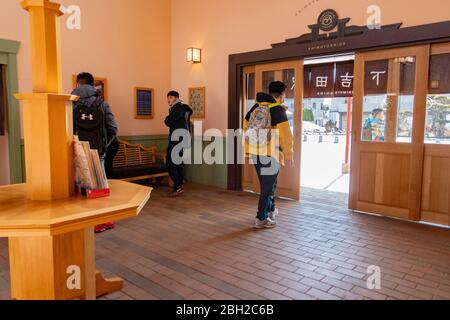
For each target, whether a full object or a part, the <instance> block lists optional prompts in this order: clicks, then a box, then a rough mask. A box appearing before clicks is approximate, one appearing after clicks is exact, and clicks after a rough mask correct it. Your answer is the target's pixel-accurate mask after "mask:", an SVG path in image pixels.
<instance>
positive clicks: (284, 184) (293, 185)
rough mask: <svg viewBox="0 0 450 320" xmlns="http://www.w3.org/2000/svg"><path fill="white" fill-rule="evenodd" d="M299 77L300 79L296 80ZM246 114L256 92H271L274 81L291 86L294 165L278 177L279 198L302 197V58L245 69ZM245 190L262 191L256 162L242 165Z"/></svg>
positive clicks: (251, 105) (289, 94)
mask: <svg viewBox="0 0 450 320" xmlns="http://www.w3.org/2000/svg"><path fill="white" fill-rule="evenodd" d="M296 79H297V81H296ZM243 80H244V81H243V84H244V85H243V90H244V92H243V106H244V107H243V108H242V109H243V110H242V111H243V116H242V118H244V117H245V115H246V113H247V112H248V111H249V110H250V109H251V108H252V107H253V105H254V103H255V99H256V93H257V92H266V93H268V92H267V91H268V87H269V84H270V83H271V82H272V81H283V82H284V83H285V84H286V85H287V86H288V92H287V97H286V100H285V105H286V106H287V107H289V110H288V118H289V122H290V124H291V129H292V132H293V135H294V166H293V167H284V168H282V170H281V173H280V177H279V180H278V192H277V196H278V197H283V198H289V199H293V200H300V161H301V143H302V139H301V136H302V100H303V61H302V60H298V61H287V62H278V63H271V64H263V65H257V66H254V67H247V68H245V69H244V79H243ZM242 189H243V190H247V191H253V192H259V183H258V177H257V175H256V172H255V168H254V166H253V165H250V164H246V165H244V166H243V174H242Z"/></svg>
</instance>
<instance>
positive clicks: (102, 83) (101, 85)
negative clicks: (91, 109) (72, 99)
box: [72, 75, 108, 101]
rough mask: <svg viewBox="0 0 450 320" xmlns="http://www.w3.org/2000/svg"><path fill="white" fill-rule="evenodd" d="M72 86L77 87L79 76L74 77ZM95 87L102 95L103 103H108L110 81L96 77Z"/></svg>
mask: <svg viewBox="0 0 450 320" xmlns="http://www.w3.org/2000/svg"><path fill="white" fill-rule="evenodd" d="M72 86H73V88H75V87H76V86H77V75H73V76H72ZM94 87H95V88H96V89H97V91H98V92H99V94H100V97H101V98H102V99H103V101H108V80H107V79H106V78H103V77H94Z"/></svg>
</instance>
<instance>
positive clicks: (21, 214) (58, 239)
mask: <svg viewBox="0 0 450 320" xmlns="http://www.w3.org/2000/svg"><path fill="white" fill-rule="evenodd" d="M110 189H111V196H110V197H108V198H100V199H89V200H88V199H86V198H85V197H82V196H75V197H72V198H69V199H63V200H53V201H33V200H28V199H27V188H26V185H25V184H22V185H13V186H6V187H0V237H7V238H9V256H10V269H11V295H12V298H13V299H19V300H34V299H37V300H47V299H49V300H53V299H57V300H62V299H77V298H79V299H95V298H96V297H98V296H102V295H104V294H107V293H110V292H114V291H116V290H120V289H121V288H122V286H123V282H122V280H120V279H113V280H109V281H107V280H104V279H103V277H102V276H101V275H100V274H99V273H97V272H96V268H95V240H94V237H95V235H94V227H95V225H98V224H102V223H106V222H108V221H120V220H123V219H127V218H132V217H136V216H137V215H138V214H139V213H140V211H141V210H142V208H143V206H144V205H145V204H146V203H147V201H148V200H149V198H150V194H151V191H152V189H151V188H148V187H143V186H139V185H135V184H131V183H127V182H122V181H114V180H113V181H110ZM77 270H78V271H79V272H78V273H77ZM78 276H79V277H80V278H79V280H77V277H78ZM77 281H78V282H79V284H78V288H77ZM74 287H75V288H74Z"/></svg>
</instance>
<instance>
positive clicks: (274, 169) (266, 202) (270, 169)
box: [252, 156, 280, 221]
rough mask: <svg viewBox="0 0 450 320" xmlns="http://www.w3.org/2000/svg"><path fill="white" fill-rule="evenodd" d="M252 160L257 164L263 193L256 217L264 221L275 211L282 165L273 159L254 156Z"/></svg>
mask: <svg viewBox="0 0 450 320" xmlns="http://www.w3.org/2000/svg"><path fill="white" fill-rule="evenodd" d="M252 159H253V161H254V163H255V168H256V173H257V175H258V179H259V185H260V192H261V193H260V196H259V204H258V214H257V216H256V217H257V218H258V219H259V220H261V221H264V220H266V219H267V218H268V217H269V214H270V212H273V211H275V192H276V190H277V182H278V175H279V174H280V164H279V163H278V162H277V161H276V160H275V159H274V158H272V157H262V156H258V157H257V156H254V157H253V158H252Z"/></svg>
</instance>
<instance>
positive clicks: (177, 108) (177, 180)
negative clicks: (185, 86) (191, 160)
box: [165, 91, 192, 197]
mask: <svg viewBox="0 0 450 320" xmlns="http://www.w3.org/2000/svg"><path fill="white" fill-rule="evenodd" d="M167 102H168V104H169V107H170V111H169V115H168V116H167V118H166V120H165V124H166V126H167V127H169V129H170V133H169V146H168V148H167V170H168V171H169V175H170V178H171V179H172V181H173V182H174V189H173V191H172V192H170V193H169V197H177V196H180V195H182V194H183V193H184V178H183V169H184V165H183V163H180V164H177V163H178V162H179V161H175V159H174V158H173V157H174V156H177V157H179V158H180V159H181V158H183V149H181V150H180V153H179V154H178V155H173V150H174V148H175V147H177V145H178V144H179V143H182V142H183V141H175V140H176V139H173V134H174V132H175V131H177V130H180V129H181V130H187V131H189V132H190V123H191V121H190V119H191V115H192V109H191V108H190V107H189V106H188V105H186V104H184V103H183V102H182V101H181V100H180V94H179V93H178V92H176V91H170V92H169V93H168V94H167ZM189 136H190V135H189Z"/></svg>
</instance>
